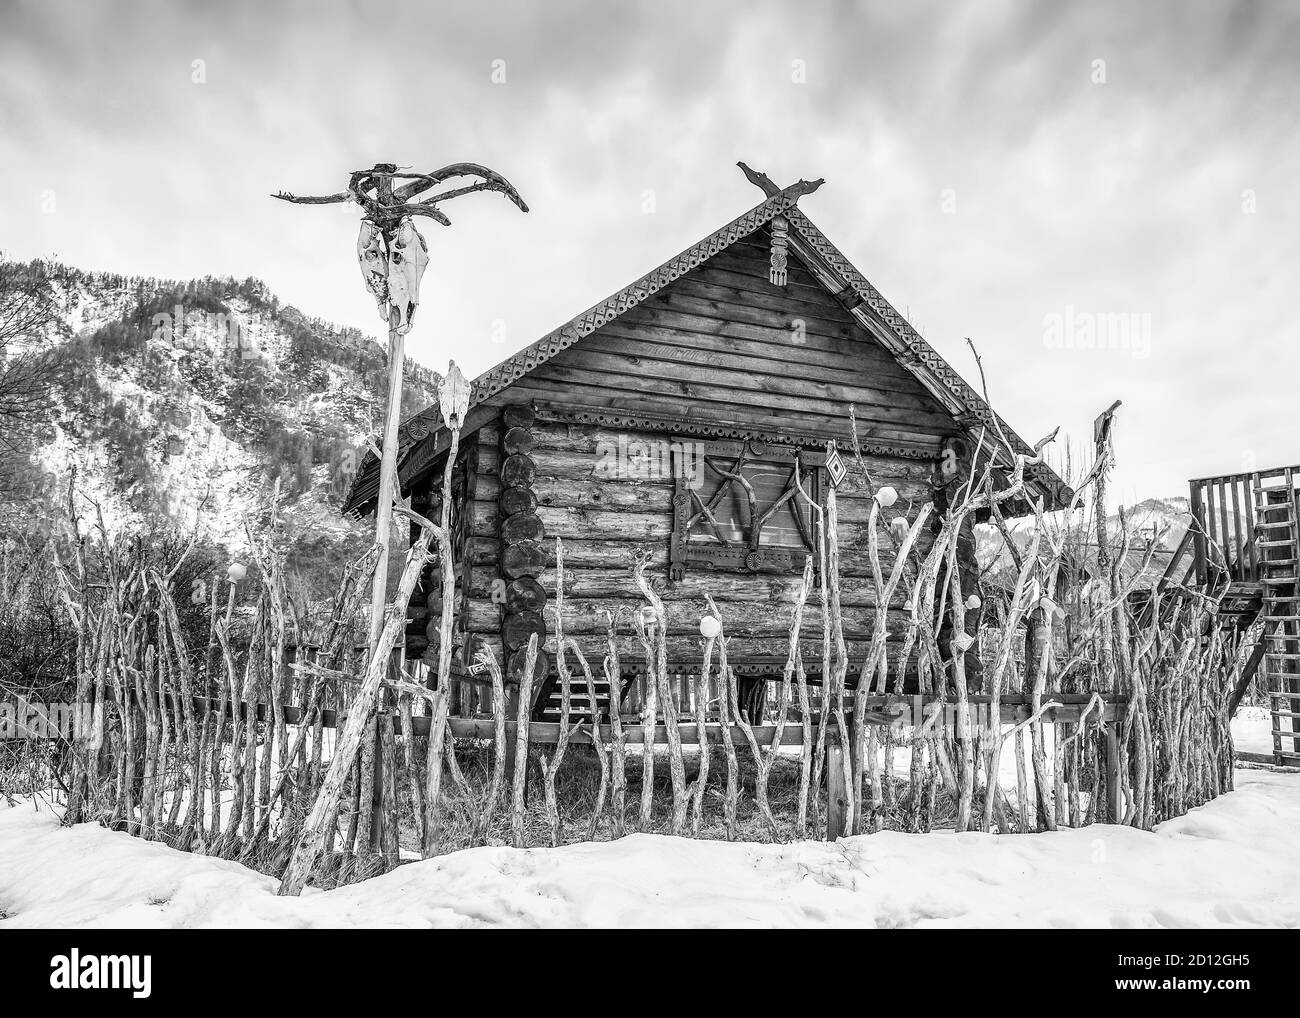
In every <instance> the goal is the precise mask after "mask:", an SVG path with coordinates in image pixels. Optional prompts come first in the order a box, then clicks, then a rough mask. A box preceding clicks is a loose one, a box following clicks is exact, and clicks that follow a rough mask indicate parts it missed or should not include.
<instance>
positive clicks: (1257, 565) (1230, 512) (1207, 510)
mask: <svg viewBox="0 0 1300 1018" xmlns="http://www.w3.org/2000/svg"><path fill="white" fill-rule="evenodd" d="M1297 484H1300V465H1292V466H1283V467H1272V468H1269V469H1266V470H1254V471H1250V472H1246V473H1239V474H1223V475H1219V476H1215V477H1202V478H1195V479H1193V480H1192V481H1190V482H1189V488H1190V499H1189V501H1190V510H1191V516H1192V520H1191V523H1190V525H1189V526H1188V528H1187V531H1186V533H1185V534H1184V536H1183V539H1182V541H1181V542H1180V543H1179V545H1178V546H1177V548H1176V549H1175V551H1174V553H1173V555H1172V557H1171V558H1170V560H1169V563H1168V565H1167V567H1166V568H1165V570H1164V574H1163V576H1162V577H1161V579H1160V581H1159V583H1158V585H1157V587H1158V590H1159V592H1160V597H1161V610H1162V611H1168V610H1170V607H1171V606H1172V605H1173V604H1174V603H1176V602H1177V599H1178V598H1179V597H1180V596H1183V594H1184V592H1186V591H1193V592H1197V591H1206V592H1210V593H1214V594H1217V593H1218V592H1219V591H1220V590H1223V589H1224V588H1225V587H1226V593H1225V594H1224V597H1223V600H1222V602H1221V603H1220V608H1219V625H1220V626H1221V627H1222V628H1223V629H1224V630H1225V634H1226V635H1227V636H1229V637H1231V638H1233V639H1235V640H1237V641H1238V644H1239V645H1240V644H1241V641H1250V643H1249V645H1250V647H1251V651H1250V654H1249V656H1248V657H1247V658H1246V660H1245V662H1244V664H1243V666H1242V668H1241V671H1240V673H1239V675H1238V677H1237V683H1236V689H1235V690H1234V694H1233V699H1232V701H1231V710H1232V711H1234V712H1235V710H1236V707H1237V704H1238V703H1239V702H1240V700H1241V698H1242V696H1243V695H1244V694H1245V692H1246V690H1247V689H1248V688H1249V685H1250V682H1251V680H1252V679H1253V678H1254V677H1255V676H1256V675H1257V674H1259V669H1260V668H1263V675H1264V679H1265V687H1266V690H1267V694H1268V699H1269V712H1270V714H1271V717H1272V729H1273V753H1272V755H1271V756H1269V755H1261V754H1249V753H1244V754H1238V755H1239V756H1241V757H1242V758H1244V759H1254V758H1256V757H1259V759H1260V761H1261V762H1270V763H1275V764H1278V765H1282V766H1300V579H1298V577H1300V529H1298V528H1297V518H1298V515H1300V503H1298V501H1297V500H1298V499H1300V492H1298V491H1297ZM1243 651H1244V647H1243Z"/></svg>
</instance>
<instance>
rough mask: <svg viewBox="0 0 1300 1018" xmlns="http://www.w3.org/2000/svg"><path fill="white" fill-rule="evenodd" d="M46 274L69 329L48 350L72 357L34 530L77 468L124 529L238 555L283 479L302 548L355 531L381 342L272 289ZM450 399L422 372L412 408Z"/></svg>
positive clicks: (289, 520) (286, 516)
mask: <svg viewBox="0 0 1300 1018" xmlns="http://www.w3.org/2000/svg"><path fill="white" fill-rule="evenodd" d="M44 268H45V269H46V271H47V273H48V278H49V285H50V287H51V289H52V290H53V291H54V292H55V294H56V297H57V302H58V305H59V306H60V308H61V311H62V316H63V320H62V322H61V323H58V324H56V325H55V326H53V327H51V328H50V329H48V330H47V334H46V336H45V337H44V342H45V343H46V344H47V345H49V346H51V347H53V348H56V349H58V350H60V351H61V352H62V353H63V354H64V356H63V357H62V366H63V374H62V376H61V379H60V381H59V383H58V384H57V386H56V391H55V394H54V401H53V403H54V405H53V407H52V411H53V413H52V417H51V421H50V423H49V425H48V426H47V427H44V428H43V429H42V430H41V431H40V433H39V434H38V435H37V437H36V441H35V444H34V448H32V449H30V450H29V453H30V455H29V459H30V464H29V465H30V466H31V467H33V468H35V469H34V471H33V472H32V475H31V476H32V477H33V478H35V480H34V481H31V482H28V491H27V492H26V494H28V495H31V496H35V497H29V498H27V499H26V500H25V508H24V511H23V515H22V516H21V517H20V520H21V522H22V523H23V524H24V525H28V526H39V525H40V524H41V523H42V521H41V520H40V519H38V518H34V517H33V515H32V514H31V511H30V507H31V506H32V505H40V506H44V507H47V511H51V510H52V507H53V506H56V505H60V504H62V501H63V492H64V491H66V485H67V483H68V478H69V477H70V476H71V475H72V472H73V471H74V470H75V472H76V483H77V487H78V489H79V490H80V491H82V492H83V493H84V494H85V495H87V496H89V497H90V498H92V499H94V500H95V501H96V502H98V503H99V504H100V505H101V507H102V509H103V513H104V517H105V522H106V523H107V525H108V527H109V529H110V530H113V531H119V530H132V529H141V528H146V527H148V526H150V525H152V524H156V523H157V522H158V521H159V520H164V521H170V522H171V523H174V524H176V525H178V526H180V527H181V528H183V529H184V530H186V531H189V530H191V529H193V528H195V527H196V526H197V528H198V529H199V532H200V533H201V534H202V535H203V536H206V537H209V538H210V539H211V540H212V541H213V542H214V543H216V544H219V545H224V546H226V547H228V548H231V549H238V548H240V547H241V546H242V545H243V543H244V536H243V533H242V530H243V522H244V520H245V519H250V520H252V521H253V522H254V523H257V522H259V521H261V520H264V519H265V518H266V516H267V513H268V511H269V508H270V506H269V497H270V493H271V492H272V491H273V490H275V487H276V483H277V482H278V484H279V491H280V493H281V501H280V504H279V512H280V518H281V519H282V520H284V521H285V522H286V524H287V525H288V527H289V530H290V533H291V536H293V534H295V533H298V534H301V535H303V536H304V537H307V536H308V535H309V536H310V537H311V538H312V539H315V540H322V539H324V540H328V539H331V538H346V537H348V536H349V535H350V534H352V533H353V532H354V531H355V530H356V524H354V523H353V522H351V521H349V520H346V519H344V518H343V517H341V516H340V514H339V513H338V511H337V507H338V505H339V502H340V499H341V497H342V495H343V494H344V493H345V492H346V489H347V485H348V484H349V483H350V480H351V476H352V473H353V471H354V469H355V464H356V463H357V461H358V459H359V457H358V454H357V450H358V447H359V446H360V445H361V443H362V442H363V441H364V439H365V437H366V436H367V435H368V434H372V433H373V432H374V431H375V430H376V424H377V422H378V420H379V417H380V415H381V414H382V411H383V391H384V386H385V369H384V362H385V352H384V349H383V348H382V347H381V346H380V344H379V343H378V342H377V341H376V340H375V339H374V338H373V337H369V336H364V335H362V334H360V333H359V332H357V331H356V330H353V329H339V328H336V327H335V326H332V325H330V324H329V323H327V322H322V321H319V320H317V319H312V318H309V317H307V316H306V315H303V314H302V313H301V312H299V311H297V310H296V309H294V308H292V307H288V306H284V305H281V304H280V302H279V300H278V299H277V298H276V297H275V296H274V295H273V294H271V293H269V292H268V291H267V289H266V288H265V286H264V285H263V284H262V283H260V282H259V281H257V280H252V279H249V280H244V281H236V280H233V279H213V278H205V279H202V280H191V281H188V282H173V281H166V280H154V279H138V278H125V277H122V276H115V275H109V274H103V273H88V272H82V271H79V270H76V269H69V268H67V267H65V266H61V265H46V266H44ZM408 363H409V362H408ZM435 387H436V376H434V375H433V373H432V372H429V371H427V370H425V369H423V368H420V367H419V366H418V365H412V366H411V367H410V368H409V370H408V384H407V392H406V399H405V404H406V406H407V408H408V409H414V408H416V407H418V406H422V405H424V404H426V403H428V402H429V401H431V400H432V399H433V398H435V397H434V392H435ZM32 489H39V490H32ZM39 515H40V514H39V513H37V514H36V516H39ZM8 522H9V525H10V526H13V525H14V522H13V518H12V517H11V519H10V520H9V521H8Z"/></svg>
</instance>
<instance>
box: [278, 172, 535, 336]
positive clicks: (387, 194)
mask: <svg viewBox="0 0 1300 1018" xmlns="http://www.w3.org/2000/svg"><path fill="white" fill-rule="evenodd" d="M455 177H477V178H479V179H478V180H476V181H474V182H473V183H470V184H466V185H464V186H462V187H454V188H452V189H450V190H448V191H442V192H440V193H438V194H433V195H429V196H428V197H425V198H421V197H420V195H423V194H424V193H425V192H426V191H429V190H431V189H433V188H435V187H438V186H439V185H441V184H443V183H444V182H446V181H448V180H451V179H453V178H455ZM399 181H406V183H398V182H399ZM476 191H496V192H498V193H499V194H503V195H505V196H506V197H507V198H508V199H510V201H511V202H513V203H514V204H515V205H516V206H517V207H518V208H519V210H520V211H521V212H527V211H528V205H527V204H525V202H524V200H523V198H521V197H520V195H519V192H518V191H516V190H515V188H514V185H513V184H511V183H510V181H508V180H506V178H505V177H503V176H501V174H499V173H497V172H496V171H495V170H491V169H488V167H486V166H480V165H479V164H478V163H451V164H450V165H447V166H444V167H442V168H441V169H438V170H434V171H433V172H432V173H409V172H406V171H403V170H399V169H398V167H397V165H396V164H395V163H375V165H374V166H372V167H371V168H370V169H368V170H354V171H353V172H352V174H351V176H350V177H349V178H348V186H347V190H345V191H339V192H338V193H337V194H326V195H296V194H290V193H289V192H287V191H280V192H277V193H276V194H273V195H272V196H271V197H272V198H278V199H280V201H287V202H292V203H293V204H295V205H338V204H342V203H344V202H355V203H356V204H357V205H358V206H359V207H360V208H361V210H362V212H363V215H362V217H361V234H360V236H359V237H358V238H357V258H358V260H359V261H360V263H361V273H362V276H363V278H364V279H365V283H366V288H367V289H369V290H370V292H371V294H372V295H373V296H374V298H375V302H376V304H378V306H379V315H380V317H381V318H383V319H384V321H386V322H388V323H389V326H390V327H391V328H394V329H396V330H397V331H398V332H399V333H401V334H403V335H405V334H406V333H407V332H409V331H410V329H411V323H412V322H413V320H414V318H415V311H416V308H417V307H419V304H420V280H421V279H422V278H423V276H424V268H425V266H426V265H427V264H428V262H429V246H428V244H427V243H425V240H424V237H422V236H421V235H420V233H419V231H417V230H416V229H415V225H414V219H415V218H416V217H423V218H426V219H432V220H433V221H434V222H435V223H438V224H439V225H440V226H450V225H451V220H450V219H448V218H447V215H446V213H444V212H443V211H442V210H441V209H440V208H439V207H438V206H439V205H440V204H441V203H442V202H445V201H449V200H451V199H452V198H459V197H461V196H462V195H466V194H473V193H474V192H476ZM417 199H418V200H417Z"/></svg>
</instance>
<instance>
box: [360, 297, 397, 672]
mask: <svg viewBox="0 0 1300 1018" xmlns="http://www.w3.org/2000/svg"><path fill="white" fill-rule="evenodd" d="M397 321H398V313H397V310H396V309H395V308H394V309H390V310H389V312H388V401H387V403H386V404H385V407H384V444H383V447H382V448H381V449H380V460H379V496H378V497H379V501H378V502H376V503H375V544H377V545H378V546H379V559H378V561H377V562H375V577H374V583H373V584H372V586H371V596H370V634H369V641H368V642H369V644H370V653H371V654H374V652H375V647H376V646H378V644H379V634H380V633H381V632H383V629H384V608H385V606H386V605H387V603H388V540H389V531H390V530H391V528H392V521H393V492H394V489H395V488H396V486H397V431H398V428H399V427H400V426H401V423H402V365H403V363H404V361H405V349H404V343H403V336H402V334H401V333H400V332H398V331H397Z"/></svg>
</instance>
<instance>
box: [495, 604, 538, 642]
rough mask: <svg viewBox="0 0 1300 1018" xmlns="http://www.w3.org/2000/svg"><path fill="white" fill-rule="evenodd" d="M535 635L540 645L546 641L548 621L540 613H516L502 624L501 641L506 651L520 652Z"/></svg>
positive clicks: (507, 617) (506, 618)
mask: <svg viewBox="0 0 1300 1018" xmlns="http://www.w3.org/2000/svg"><path fill="white" fill-rule="evenodd" d="M534 634H535V635H536V636H537V640H538V642H539V643H540V642H542V641H543V640H545V639H546V620H545V619H544V618H543V617H542V615H541V613H540V612H531V611H525V612H514V613H512V614H509V615H507V616H506V617H505V621H503V622H502V623H501V639H502V641H503V642H504V643H505V645H506V650H509V651H516V650H518V649H519V648H520V647H522V646H524V645H525V644H526V643H527V642H528V640H529V637H531V636H533V635H534Z"/></svg>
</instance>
